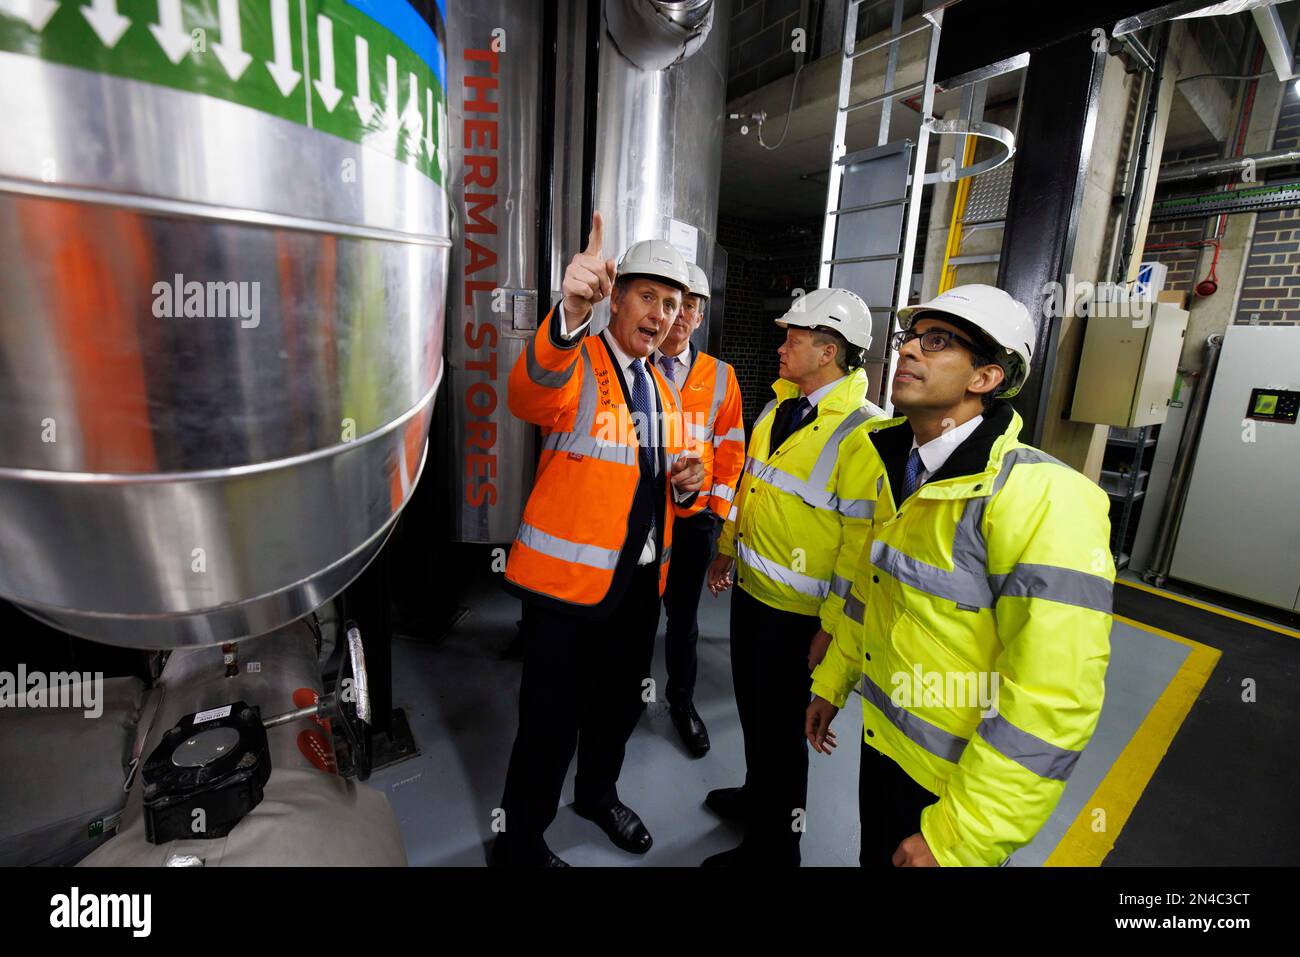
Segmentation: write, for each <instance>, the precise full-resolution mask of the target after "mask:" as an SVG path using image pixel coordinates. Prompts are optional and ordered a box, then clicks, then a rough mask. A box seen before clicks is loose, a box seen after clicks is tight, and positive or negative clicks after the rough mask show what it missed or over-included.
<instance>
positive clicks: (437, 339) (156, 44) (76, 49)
mask: <svg viewBox="0 0 1300 957" xmlns="http://www.w3.org/2000/svg"><path fill="white" fill-rule="evenodd" d="M440 7H441V4H435V3H434V2H432V0H421V2H418V3H417V4H415V5H414V6H412V5H410V4H407V3H406V2H394V3H378V2H374V0H347V2H343V0H300V2H297V3H289V2H288V0H268V2H265V3H249V2H238V0H217V2H211V0H171V2H168V3H160V4H158V5H157V6H152V5H140V4H132V5H130V6H129V7H128V6H126V5H122V6H120V7H119V6H118V5H116V4H113V3H111V2H109V3H96V4H94V5H78V4H74V3H63V4H56V3H32V4H26V5H23V4H19V5H17V6H16V7H15V6H14V5H10V6H8V7H6V8H5V10H4V11H3V12H0V115H3V116H4V118H5V120H4V122H5V126H6V130H5V134H4V136H3V137H2V138H0V516H3V520H0V596H3V597H5V598H8V599H10V600H12V601H14V602H15V603H17V604H19V605H20V606H21V607H23V608H25V609H26V610H28V611H29V612H31V613H32V614H33V615H35V616H37V617H39V618H41V619H43V620H46V621H49V622H51V623H52V624H54V625H56V626H57V627H60V628H63V629H66V630H68V631H71V632H73V633H75V634H79V635H82V636H85V637H88V638H92V639H96V640H99V641H104V642H109V643H113V644H119V645H125V646H134V647H174V646H180V645H202V644H211V643H216V642H221V641H228V640H234V639H238V638H243V637H246V636H249V635H257V634H262V633H265V632H269V631H271V630H273V629H275V628H277V627H279V626H281V625H283V624H284V623H285V622H288V621H290V620H292V619H294V618H297V617H300V616H302V615H304V614H306V613H307V612H309V611H311V610H312V609H313V608H315V607H317V606H319V605H320V604H322V603H323V602H324V601H326V600H328V599H329V598H330V597H331V596H332V595H334V594H335V593H337V592H338V591H340V590H341V589H342V588H343V587H344V586H345V585H346V584H347V583H348V582H349V581H351V579H352V578H353V577H355V575H357V574H358V573H359V572H360V570H361V569H362V568H363V567H364V566H365V564H366V563H367V562H368V561H369V560H370V559H371V558H372V557H373V556H374V555H375V554H376V552H377V551H378V550H379V548H380V547H381V546H382V544H383V542H384V541H385V539H386V536H387V534H388V532H389V531H390V530H391V528H392V526H393V523H394V522H395V521H396V518H397V515H398V513H399V512H400V511H401V509H402V507H403V505H404V504H405V503H406V501H407V499H408V497H409V495H410V493H411V489H412V487H413V486H414V484H415V483H416V481H417V479H418V478H419V476H420V472H421V469H422V468H423V465H424V459H425V450H426V436H427V430H428V423H429V418H430V414H431V411H432V407H433V401H434V395H435V392H436V390H437V387H438V382H439V379H440V376H441V368H442V332H443V308H444V290H445V283H446V268H447V254H448V247H449V245H450V243H449V232H448V213H447V203H446V198H445V191H444V185H443V184H444V169H445V167H444V164H445V156H444V149H445V146H444V144H443V143H442V142H441V138H442V133H443V128H444V127H443V124H442V123H441V122H440V117H441V116H442V115H443V109H444V106H443V104H444V93H443V90H444V86H445V77H446V65H445V64H446V58H445V41H444V37H445V24H444V23H443V14H442V13H441V12H440ZM15 10H17V11H18V13H17V14H15V13H14V12H11V11H15Z"/></svg>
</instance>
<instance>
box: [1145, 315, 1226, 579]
mask: <svg viewBox="0 0 1300 957" xmlns="http://www.w3.org/2000/svg"><path fill="white" fill-rule="evenodd" d="M1222 347H1223V335H1222V334H1220V333H1216V334H1215V335H1212V336H1210V337H1209V338H1207V339H1206V340H1205V364H1204V368H1203V371H1202V372H1201V382H1200V384H1199V385H1198V386H1197V387H1196V395H1194V396H1192V407H1191V408H1190V409H1188V410H1187V419H1186V421H1185V422H1184V423H1183V435H1182V439H1181V440H1180V441H1179V443H1178V452H1177V454H1176V455H1175V456H1174V467H1173V471H1172V472H1171V473H1170V475H1169V493H1168V495H1167V496H1166V498H1165V506H1164V511H1163V512H1161V514H1160V524H1159V525H1158V526H1157V527H1156V540H1155V545H1154V547H1153V548H1152V550H1151V554H1152V559H1151V563H1150V564H1149V565H1148V566H1147V570H1146V571H1144V572H1143V573H1142V577H1143V579H1145V580H1146V581H1148V582H1151V583H1153V584H1156V585H1163V584H1164V583H1165V578H1166V577H1168V575H1169V566H1170V565H1171V564H1172V563H1173V558H1174V543H1175V540H1176V539H1177V536H1178V526H1179V525H1180V524H1181V522H1182V520H1183V507H1184V506H1185V505H1186V504H1187V488H1188V485H1189V484H1190V482H1191V471H1192V463H1193V462H1194V461H1195V459H1196V447H1197V446H1198V445H1199V444H1200V441H1201V422H1202V421H1203V420H1204V418H1205V407H1206V405H1208V404H1209V400H1210V388H1211V386H1213V385H1214V370H1215V368H1216V367H1217V366H1218V364H1219V350H1220V349H1221V348H1222Z"/></svg>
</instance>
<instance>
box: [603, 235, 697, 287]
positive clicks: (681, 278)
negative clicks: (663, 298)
mask: <svg viewBox="0 0 1300 957" xmlns="http://www.w3.org/2000/svg"><path fill="white" fill-rule="evenodd" d="M618 273H619V275H620V276H632V275H635V276H649V277H650V278H652V279H662V280H663V281H664V282H666V283H670V284H672V285H674V286H676V287H678V288H679V289H681V291H682V292H689V291H690V288H691V271H690V269H689V268H688V264H687V262H686V257H685V256H683V255H682V254H681V253H679V252H678V251H677V249H676V247H675V246H673V245H672V243H669V242H668V241H666V240H663V239H643V240H641V241H640V242H638V243H633V244H632V245H631V246H628V247H627V252H625V253H623V258H622V259H620V260H619V261H618Z"/></svg>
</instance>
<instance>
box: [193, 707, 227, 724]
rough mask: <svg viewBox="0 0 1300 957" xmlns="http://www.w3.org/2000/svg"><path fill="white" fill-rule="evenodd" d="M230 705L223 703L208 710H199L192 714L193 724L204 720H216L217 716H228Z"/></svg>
mask: <svg viewBox="0 0 1300 957" xmlns="http://www.w3.org/2000/svg"><path fill="white" fill-rule="evenodd" d="M230 709H231V705H225V706H224V707H221V708H213V709H211V710H210V711H200V712H199V713H198V714H196V715H195V716H194V723H195V724H202V723H203V722H204V721H216V720H217V719H218V718H229V717H230Z"/></svg>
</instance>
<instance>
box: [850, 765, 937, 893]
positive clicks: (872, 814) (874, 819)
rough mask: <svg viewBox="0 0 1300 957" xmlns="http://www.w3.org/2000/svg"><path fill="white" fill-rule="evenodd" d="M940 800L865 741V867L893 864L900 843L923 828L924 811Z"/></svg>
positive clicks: (861, 786)
mask: <svg viewBox="0 0 1300 957" xmlns="http://www.w3.org/2000/svg"><path fill="white" fill-rule="evenodd" d="M937 800H939V799H938V798H937V797H936V796H935V795H933V794H931V793H930V792H929V791H927V790H926V789H925V788H923V787H921V785H919V784H917V783H916V782H915V781H913V780H912V779H911V778H910V777H909V776H908V774H907V772H906V771H904V770H903V769H902V768H901V767H899V766H898V762H896V761H895V760H894V759H893V758H890V757H886V756H885V755H883V754H881V753H880V752H879V751H877V750H876V749H875V748H872V747H868V746H867V744H866V742H863V744H862V764H861V765H860V767H859V769H858V815H859V817H860V819H861V821H862V850H861V851H860V853H859V855H858V863H859V864H861V865H862V866H863V867H891V866H893V857H894V851H896V850H898V845H899V844H901V843H903V841H904V840H906V839H907V838H909V837H911V836H912V835H913V834H916V833H917V832H919V831H920V830H921V812H922V811H923V810H925V809H926V808H927V807H929V806H930V805H931V804H933V803H935V801H937Z"/></svg>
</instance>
